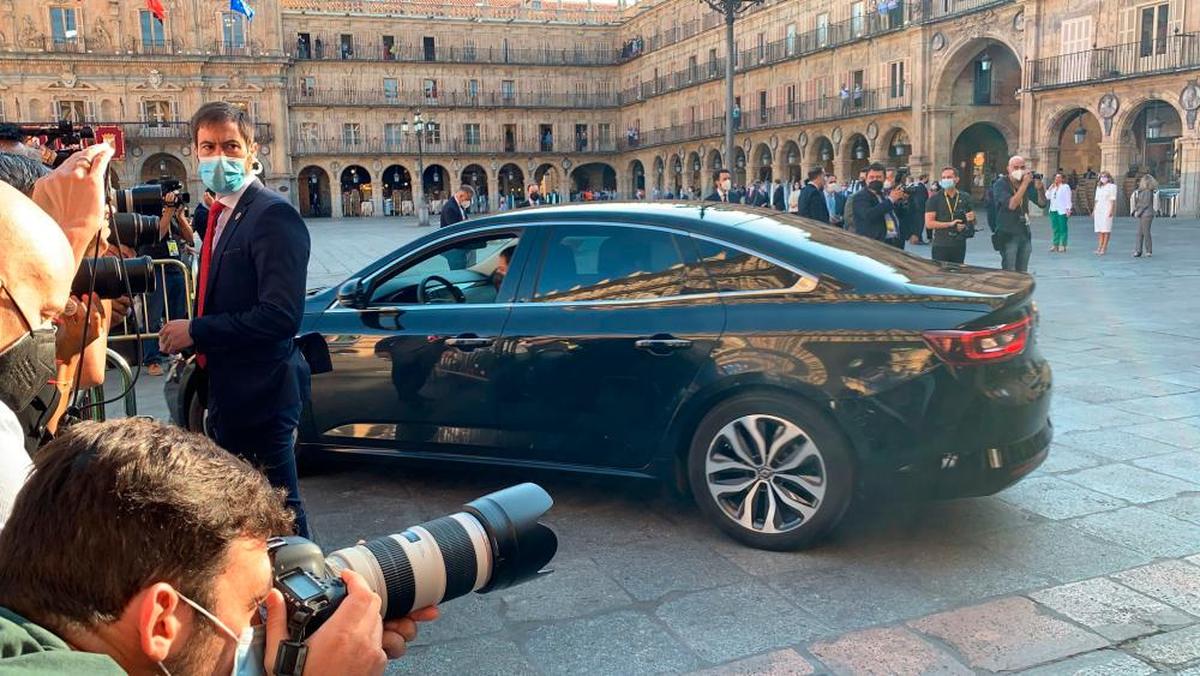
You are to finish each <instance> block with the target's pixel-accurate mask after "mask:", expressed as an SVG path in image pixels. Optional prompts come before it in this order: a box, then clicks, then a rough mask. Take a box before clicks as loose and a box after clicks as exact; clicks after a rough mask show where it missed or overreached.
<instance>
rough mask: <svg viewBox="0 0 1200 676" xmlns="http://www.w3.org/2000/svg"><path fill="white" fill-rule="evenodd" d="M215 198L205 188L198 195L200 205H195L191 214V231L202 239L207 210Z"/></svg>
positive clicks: (211, 192)
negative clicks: (194, 209)
mask: <svg viewBox="0 0 1200 676" xmlns="http://www.w3.org/2000/svg"><path fill="white" fill-rule="evenodd" d="M216 199H217V196H216V195H215V194H213V191H211V190H208V189H207V188H206V189H205V190H204V192H203V193H202V194H201V195H200V203H199V204H197V205H196V211H194V212H193V213H192V231H194V232H195V233H196V234H197V235H199V236H200V239H201V240H203V239H204V233H205V231H206V229H207V228H208V208H209V206H211V205H212V203H213V201H214V200H216Z"/></svg>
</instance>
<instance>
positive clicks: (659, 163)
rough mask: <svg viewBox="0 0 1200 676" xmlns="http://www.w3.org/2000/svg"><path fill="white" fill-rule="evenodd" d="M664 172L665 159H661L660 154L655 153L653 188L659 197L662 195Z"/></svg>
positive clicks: (665, 171) (665, 169)
mask: <svg viewBox="0 0 1200 676" xmlns="http://www.w3.org/2000/svg"><path fill="white" fill-rule="evenodd" d="M666 173H667V168H666V161H665V160H663V158H662V155H656V156H655V157H654V190H656V191H658V193H659V195H658V196H659V197H662V192H663V185H665V183H664V181H665V180H666V179H665V174H666Z"/></svg>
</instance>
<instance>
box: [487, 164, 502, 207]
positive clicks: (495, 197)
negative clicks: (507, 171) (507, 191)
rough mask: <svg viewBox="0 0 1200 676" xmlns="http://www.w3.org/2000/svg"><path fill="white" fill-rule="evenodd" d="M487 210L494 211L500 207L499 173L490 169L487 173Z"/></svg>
mask: <svg viewBox="0 0 1200 676" xmlns="http://www.w3.org/2000/svg"><path fill="white" fill-rule="evenodd" d="M487 189H488V211H490V212H492V213H495V212H496V211H497V210H498V209H499V208H500V173H499V170H498V169H492V170H491V171H490V172H488V175H487Z"/></svg>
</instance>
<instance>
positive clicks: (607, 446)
mask: <svg viewBox="0 0 1200 676" xmlns="http://www.w3.org/2000/svg"><path fill="white" fill-rule="evenodd" d="M546 230H547V231H546V232H545V235H544V236H543V237H542V238H541V239H542V243H541V244H540V245H539V247H538V248H539V256H538V258H539V265H538V267H537V269H536V274H534V272H535V270H534V268H533V267H531V268H530V270H529V272H527V274H526V275H525V277H524V279H523V281H522V286H521V291H520V302H518V303H516V304H514V306H513V311H512V314H511V315H510V317H509V320H508V323H507V325H506V326H505V329H504V332H503V338H502V347H501V348H500V350H499V363H498V368H499V371H500V374H501V375H499V376H498V380H499V381H500V384H499V387H500V388H501V389H502V391H503V394H502V395H501V400H502V402H503V404H502V414H501V417H502V420H501V425H502V428H503V430H502V431H503V433H504V434H505V436H506V437H507V438H509V439H510V440H512V441H513V442H514V443H512V444H511V447H512V448H513V449H514V453H516V454H519V456H520V457H523V458H526V459H529V460H537V461H549V462H555V463H568V464H573V465H586V466H598V467H609V468H625V469H635V468H640V467H644V466H646V465H647V464H648V463H649V462H650V461H651V459H652V457H653V454H654V452H655V451H656V450H657V448H658V446H659V444H660V441H661V439H662V437H663V433H664V431H665V429H666V426H667V424H668V421H670V420H671V416H672V415H673V414H674V412H675V410H676V409H677V407H678V405H679V402H680V401H681V400H682V398H683V397H684V396H685V393H686V392H687V390H688V387H689V386H690V385H691V383H692V382H693V380H695V378H696V375H697V373H698V372H699V371H700V369H702V368H705V367H706V365H707V364H708V363H709V359H710V353H711V351H712V347H713V345H714V344H715V343H716V342H717V340H718V339H719V338H720V335H721V331H722V327H723V324H724V308H723V306H722V305H721V303H720V301H719V299H718V298H717V297H716V294H715V293H714V292H713V287H712V285H711V282H710V280H709V278H708V276H707V275H706V274H705V273H704V271H703V269H702V268H701V267H700V266H699V264H698V262H697V260H696V255H695V252H694V247H693V246H692V243H691V242H690V240H689V239H688V238H687V237H686V235H681V234H678V233H674V232H671V231H669V230H666V229H661V228H657V227H643V226H635V225H622V224H572V225H550V226H546Z"/></svg>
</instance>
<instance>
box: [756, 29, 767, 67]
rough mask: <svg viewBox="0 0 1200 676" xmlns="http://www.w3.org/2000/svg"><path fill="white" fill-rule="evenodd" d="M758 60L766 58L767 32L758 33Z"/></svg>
mask: <svg viewBox="0 0 1200 676" xmlns="http://www.w3.org/2000/svg"><path fill="white" fill-rule="evenodd" d="M757 51H758V62H759V63H762V62H763V61H766V60H767V34H766V33H759V34H758V50H757Z"/></svg>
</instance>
